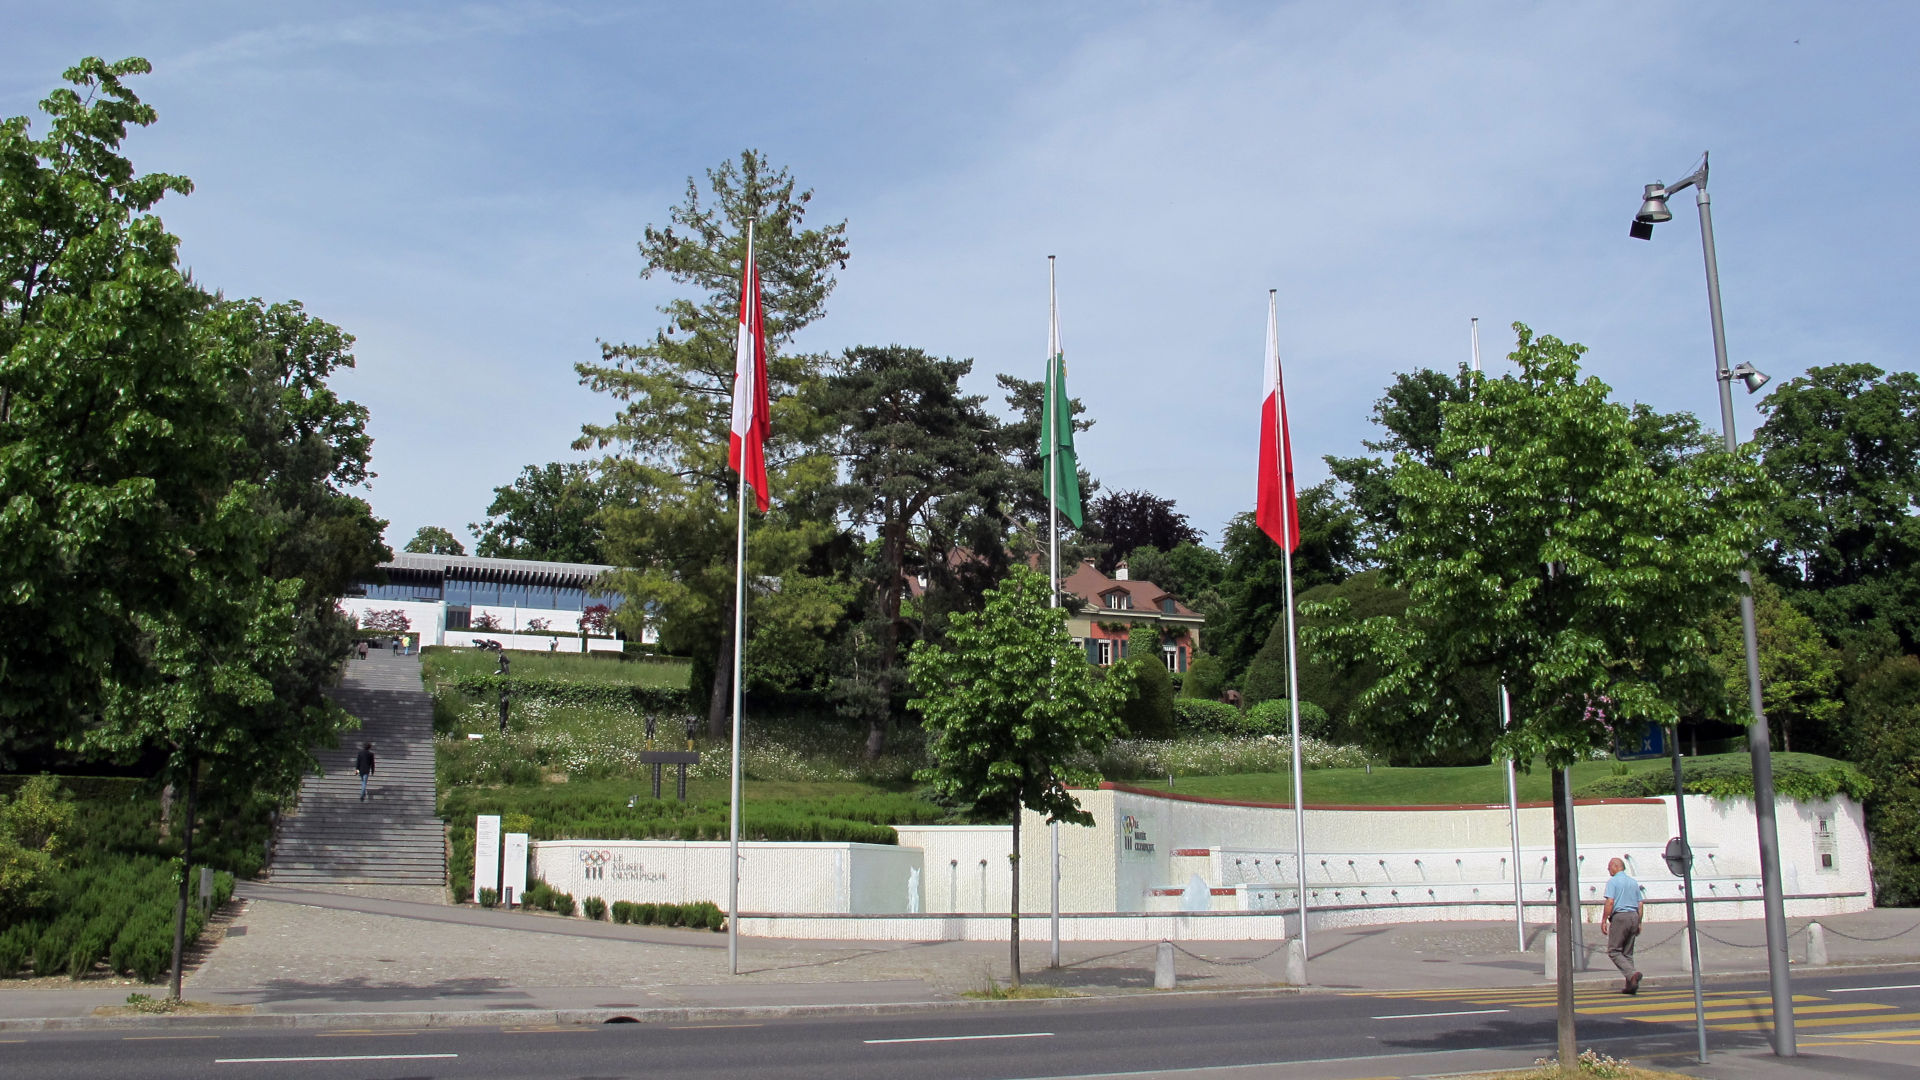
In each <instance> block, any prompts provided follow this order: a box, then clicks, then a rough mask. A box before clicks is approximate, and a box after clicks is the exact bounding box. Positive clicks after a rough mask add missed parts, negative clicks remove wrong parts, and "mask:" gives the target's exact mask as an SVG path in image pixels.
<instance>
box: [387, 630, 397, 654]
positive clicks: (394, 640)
mask: <svg viewBox="0 0 1920 1080" xmlns="http://www.w3.org/2000/svg"><path fill="white" fill-rule="evenodd" d="M387 644H388V646H390V647H391V648H392V649H393V655H395V656H399V655H400V635H399V634H395V635H393V637H392V638H391V639H389V640H388V641H387Z"/></svg>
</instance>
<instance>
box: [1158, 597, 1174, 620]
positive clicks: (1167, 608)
mask: <svg viewBox="0 0 1920 1080" xmlns="http://www.w3.org/2000/svg"><path fill="white" fill-rule="evenodd" d="M1173 609H1174V602H1173V597H1171V596H1163V597H1161V598H1160V610H1161V611H1164V612H1166V613H1167V614H1169V615H1172V614H1173V613H1174V610H1173Z"/></svg>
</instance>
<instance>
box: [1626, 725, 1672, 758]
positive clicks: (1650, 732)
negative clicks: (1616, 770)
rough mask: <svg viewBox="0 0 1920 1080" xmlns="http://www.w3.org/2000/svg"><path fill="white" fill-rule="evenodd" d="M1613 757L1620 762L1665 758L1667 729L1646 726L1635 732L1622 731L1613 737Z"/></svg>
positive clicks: (1658, 726) (1660, 726) (1657, 726)
mask: <svg viewBox="0 0 1920 1080" xmlns="http://www.w3.org/2000/svg"><path fill="white" fill-rule="evenodd" d="M1613 756H1614V757H1617V758H1619V759H1620V760H1621V761H1638V760H1640V759H1641V758H1658V757H1666V756H1667V729H1666V728H1665V727H1663V726H1662V725H1660V724H1646V725H1644V726H1642V727H1641V729H1640V730H1639V731H1637V732H1634V731H1622V732H1620V733H1619V734H1617V735H1615V736H1614V747H1613Z"/></svg>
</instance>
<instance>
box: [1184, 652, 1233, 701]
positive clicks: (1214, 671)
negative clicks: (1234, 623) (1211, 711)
mask: <svg viewBox="0 0 1920 1080" xmlns="http://www.w3.org/2000/svg"><path fill="white" fill-rule="evenodd" d="M1226 692H1227V672H1226V665H1225V664H1223V663H1221V662H1220V658H1219V657H1217V656H1215V655H1213V654H1212V653H1207V652H1199V653H1194V654H1193V656H1192V658H1191V659H1189V660H1188V661H1187V677H1186V678H1185V679H1182V680H1181V681H1180V696H1181V697H1183V698H1196V699H1198V700H1200V701H1218V700H1219V699H1220V698H1221V697H1222V696H1223V695H1224V694H1226Z"/></svg>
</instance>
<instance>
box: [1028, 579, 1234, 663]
mask: <svg viewBox="0 0 1920 1080" xmlns="http://www.w3.org/2000/svg"><path fill="white" fill-rule="evenodd" d="M1060 591H1061V592H1062V593H1064V594H1066V595H1068V596H1072V597H1077V598H1079V600H1080V609H1079V610H1078V611H1072V612H1070V614H1069V615H1068V618H1067V632H1068V633H1070V634H1072V635H1073V640H1074V643H1075V644H1076V645H1081V646H1084V647H1085V648H1086V650H1087V660H1088V662H1089V663H1094V664H1099V665H1101V666H1102V667H1104V666H1106V665H1108V664H1112V663H1115V662H1116V661H1119V660H1122V659H1124V658H1125V657H1126V647H1127V636H1128V635H1129V634H1130V633H1131V632H1132V630H1133V627H1134V626H1135V625H1138V624H1140V623H1148V624H1151V625H1153V626H1155V627H1157V628H1158V629H1159V631H1160V659H1161V660H1162V661H1163V662H1164V663H1165V664H1166V665H1167V670H1168V671H1185V670H1187V665H1188V664H1189V663H1191V662H1192V660H1193V654H1194V651H1195V650H1197V649H1198V648H1199V647H1200V628H1201V627H1202V626H1204V625H1205V624H1206V621H1207V619H1206V616H1204V615H1202V614H1200V613H1199V612H1197V611H1195V610H1193V609H1192V608H1190V607H1188V606H1187V605H1185V604H1183V603H1181V602H1180V599H1179V597H1176V596H1174V595H1173V594H1172V593H1170V592H1168V591H1167V590H1165V589H1162V588H1161V587H1159V586H1158V585H1155V584H1154V583H1153V582H1151V581H1137V580H1133V579H1131V578H1129V577H1128V576H1127V564H1126V563H1124V562H1123V563H1121V564H1120V566H1119V568H1118V569H1116V570H1115V571H1114V576H1113V577H1108V576H1107V575H1105V574H1103V573H1101V572H1100V571H1099V570H1098V569H1097V568H1095V566H1094V565H1093V563H1092V562H1091V561H1087V562H1082V563H1081V564H1080V566H1079V567H1078V568H1077V569H1075V570H1074V572H1073V573H1072V575H1070V576H1069V577H1067V578H1066V579H1065V580H1064V581H1062V582H1061V583H1060Z"/></svg>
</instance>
